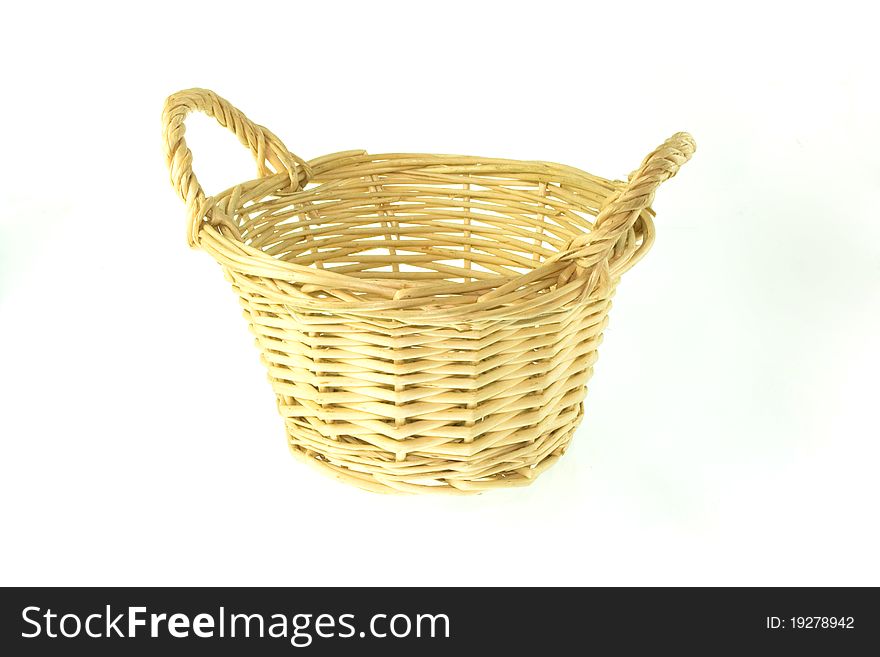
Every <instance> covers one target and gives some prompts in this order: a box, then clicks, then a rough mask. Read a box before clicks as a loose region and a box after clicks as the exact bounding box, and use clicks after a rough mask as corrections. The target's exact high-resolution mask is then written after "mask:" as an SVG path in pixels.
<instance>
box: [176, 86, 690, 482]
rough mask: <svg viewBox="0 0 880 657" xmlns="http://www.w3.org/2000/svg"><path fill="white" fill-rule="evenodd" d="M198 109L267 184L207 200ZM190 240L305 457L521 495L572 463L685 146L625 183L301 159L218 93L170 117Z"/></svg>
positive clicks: (545, 167) (364, 157)
mask: <svg viewBox="0 0 880 657" xmlns="http://www.w3.org/2000/svg"><path fill="white" fill-rule="evenodd" d="M194 110H199V111H202V112H204V113H206V114H208V115H210V116H213V117H215V118H216V119H217V121H218V122H219V123H220V124H221V125H223V126H226V127H227V128H229V129H230V130H232V131H233V132H234V133H235V134H236V135H237V136H238V138H239V140H240V141H241V143H242V144H244V145H246V146H247V147H248V148H250V150H251V151H252V152H253V154H254V156H255V157H256V160H257V163H258V172H259V178H257V179H255V180H251V181H248V182H243V183H241V184H239V185H236V186H235V187H233V188H231V189H228V190H226V191H225V192H222V193H220V194H217V195H216V196H213V197H208V196H206V195H205V193H204V192H203V190H202V188H201V187H200V185H199V183H198V181H197V179H196V177H195V174H194V173H193V170H192V154H191V153H190V151H189V149H188V148H187V146H186V142H185V141H184V119H185V118H186V116H187V115H188V114H189V113H190V112H192V111H194ZM163 127H164V146H165V151H166V155H167V159H168V165H169V168H170V170H171V180H172V183H173V185H174V188H175V189H176V190H177V193H178V194H179V195H180V197H181V198H182V199H183V200H184V201H185V202H186V206H187V211H188V219H189V224H188V239H189V243H190V245H191V246H197V247H199V248H201V249H202V250H204V251H207V252H208V253H209V254H211V255H212V256H213V257H214V258H215V259H216V260H217V261H218V262H219V263H220V265H221V266H222V268H223V270H224V271H225V273H226V277H227V278H228V279H229V280H230V281H231V283H232V285H233V288H234V289H235V292H236V293H237V294H238V295H239V297H240V298H241V304H242V306H243V308H244V315H245V317H246V319H247V320H248V322H249V323H250V326H251V329H252V331H253V333H254V335H256V342H257V346H258V347H259V348H260V350H261V352H262V360H263V362H264V363H265V365H266V367H267V368H268V371H269V379H270V381H271V383H272V387H273V389H274V391H275V394H276V396H277V401H278V409H279V411H280V412H281V415H282V416H283V417H284V421H285V423H286V427H287V435H288V439H289V445H290V449H291V451H292V452H293V454H295V455H296V456H299V457H302V458H303V459H304V460H306V461H307V462H309V463H311V464H313V465H316V466H317V467H319V468H320V469H321V470H323V471H324V472H326V473H329V474H331V475H332V476H334V477H336V478H338V479H341V480H344V481H347V482H349V483H352V484H355V485H356V486H360V487H362V488H366V489H368V490H372V491H377V492H408V493H409V492H442V493H473V492H479V491H482V490H485V489H489V488H498V487H504V486H520V485H524V484H528V483H530V482H531V481H532V480H534V479H535V477H537V476H538V475H539V474H540V473H541V472H543V471H544V470H545V469H546V468H548V467H549V466H550V465H552V464H553V463H554V462H555V461H556V460H557V459H558V458H559V456H560V455H561V454H562V453H563V452H564V451H565V449H566V447H567V445H568V443H569V441H570V440H571V437H572V434H573V433H574V431H575V428H576V427H577V426H578V424H579V422H580V420H581V418H582V416H583V404H582V402H583V399H584V397H585V395H586V384H587V382H588V380H589V379H590V375H591V374H592V372H593V364H594V363H595V361H596V349H597V347H598V346H599V343H600V341H601V338H602V331H603V329H604V328H605V325H606V322H607V314H608V309H609V308H610V306H611V301H610V299H611V297H612V295H613V293H614V288H615V286H616V284H617V282H618V280H619V278H620V276H621V274H623V272H625V271H626V270H627V269H629V268H630V267H632V266H633V264H635V263H636V262H637V261H638V260H639V259H640V258H641V257H642V256H643V255H644V254H645V252H646V251H647V250H648V248H649V247H650V246H651V244H652V242H653V240H654V224H653V222H652V216H653V212H652V211H651V209H650V204H651V201H652V199H653V196H654V191H655V190H656V188H657V186H658V185H659V184H660V183H661V182H663V181H664V180H666V179H668V178H670V177H672V176H674V175H675V173H676V172H677V170H678V168H679V167H680V166H681V165H682V164H683V163H684V162H686V161H687V160H688V159H689V158H690V157H691V155H692V154H693V152H694V148H695V145H694V141H693V139H692V138H691V137H690V136H689V135H687V134H685V133H678V134H676V135H674V136H673V137H672V138H670V139H669V140H668V141H667V142H666V143H664V144H663V145H662V146H660V147H659V148H658V149H657V150H655V151H654V152H652V153H651V154H650V155H648V156H647V157H646V158H645V160H644V161H643V162H642V165H641V166H640V167H639V168H638V169H637V170H636V171H635V172H634V173H633V174H631V175H630V177H629V181H628V182H620V181H608V180H604V179H602V178H598V177H596V176H593V175H590V174H588V173H585V172H583V171H580V170H578V169H574V168H571V167H567V166H561V165H558V164H551V163H547V162H520V161H514V160H502V159H489V158H478V157H464V156H458V155H423V154H399V153H394V154H383V155H368V154H367V153H366V152H364V151H347V152H343V153H335V154H333V155H327V156H325V157H320V158H317V159H315V160H312V161H310V162H305V161H303V160H301V159H300V158H298V157H296V156H295V155H293V154H291V153H290V152H289V151H288V150H287V148H286V147H285V146H284V144H282V143H281V141H280V140H279V139H278V138H277V137H276V136H275V135H273V134H272V133H270V132H269V131H268V130H266V129H265V128H263V127H261V126H258V125H256V124H254V123H252V122H251V121H249V120H248V119H247V118H246V117H245V116H244V115H243V114H242V113H241V112H240V111H238V110H237V109H235V108H234V107H232V106H231V105H230V104H229V103H228V102H227V101H225V100H223V99H222V98H220V97H219V96H217V95H216V94H214V93H213V92H211V91H207V90H203V89H191V90H188V91H182V92H179V93H176V94H174V95H172V96H171V97H170V98H169V99H168V101H167V103H166V105H165V110H164V114H163Z"/></svg>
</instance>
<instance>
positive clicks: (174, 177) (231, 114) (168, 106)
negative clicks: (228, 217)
mask: <svg viewBox="0 0 880 657" xmlns="http://www.w3.org/2000/svg"><path fill="white" fill-rule="evenodd" d="M193 111H200V112H203V113H205V114H207V115H208V116H212V117H214V118H215V119H217V123H219V124H220V125H221V126H223V127H226V128H229V130H231V131H232V132H233V133H234V134H235V136H236V137H238V140H239V141H240V142H241V143H242V144H243V145H245V146H247V147H248V148H249V149H250V150H251V153H253V155H254V158H255V159H256V161H257V172H258V175H259V176H260V177H263V176H271V175H274V174H276V173H281V172H282V171H286V172H287V175H288V177H289V178H290V184H291V185H292V186H293V187H294V188H295V189H300V188H302V186H303V185H305V183H306V182H307V181H308V179H309V176H310V174H311V172H310V170H309V166H308V164H306V162H305V161H303V160H302V159H301V158H299V157H297V156H296V155H294V154H293V153H291V152H290V151H288V150H287V147H286V146H285V145H284V144H283V143H282V142H281V140H280V139H278V137H276V136H275V135H273V134H272V133H271V132H269V130H267V129H266V128H264V127H263V126H260V125H257V124H256V123H254V122H253V121H251V120H250V119H248V118H247V117H246V116H245V115H244V113H242V112H241V111H240V110H238V109H236V108H235V107H234V106H233V105H232V104H231V103H230V102H229V101H227V100H225V99H223V98H221V97H220V96H218V95H217V94H216V93H214V92H213V91H209V90H208V89H187V90H185V91H178V92H177V93H175V94H172V95H171V96H169V97H168V99H167V100H166V101H165V108H164V110H163V111H162V141H163V144H164V147H165V158H166V160H167V163H168V169H169V171H170V173H171V184H172V185H173V187H174V189H175V190H177V194H178V196H180V198H181V199H182V200H183V202H184V203H186V207H187V214H188V220H189V231H188V235H189V242H190V246H193V245H194V244H195V243H196V242H197V240H198V231H199V229H200V228H201V225H202V219H203V218H205V216H207V215H209V214H210V213H211V207H210V203H207V202H206V201H208V200H209V197H207V196H206V194H205V191H204V190H203V189H202V186H201V185H200V184H199V181H198V178H196V174H195V173H194V172H193V169H192V162H193V158H192V152H191V151H190V150H189V148H188V147H187V145H186V139H184V133H185V132H186V127H185V126H184V120H185V119H186V117H187V116H188V115H189V113H190V112H193Z"/></svg>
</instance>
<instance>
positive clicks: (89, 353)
mask: <svg viewBox="0 0 880 657" xmlns="http://www.w3.org/2000/svg"><path fill="white" fill-rule="evenodd" d="M808 4H810V3H797V4H792V5H790V6H786V5H783V4H781V3H779V4H777V3H767V2H764V3H760V4H759V5H756V6H753V7H749V6H748V5H747V4H744V3H737V6H736V7H735V8H731V9H720V8H716V7H715V5H713V4H712V3H705V5H706V6H705V7H704V8H700V7H699V6H698V5H694V6H684V5H678V4H676V3H669V2H650V3H636V2H628V3H605V6H603V7H601V8H596V7H590V8H588V7H587V3H570V4H569V3H562V2H549V1H546V0H544V1H542V2H539V3H532V2H530V3H522V4H519V3H516V2H511V1H508V2H504V3H501V4H490V3H481V2H466V3H456V2H448V1H447V2H443V3H416V2H402V3H387V2H358V3H350V4H340V3H331V2H320V3H318V2H314V3H293V2H285V3H277V4H272V5H268V4H261V3H257V2H247V3H241V2H236V3H223V2H210V3H202V4H196V3H181V2H171V3H160V2H150V3H143V7H142V8H134V6H130V5H127V4H125V3H121V4H120V3H117V4H116V5H115V6H114V5H108V6H98V5H95V4H91V3H64V4H62V3H58V4H57V5H54V6H52V5H50V6H46V5H45V4H44V5H40V6H37V5H36V3H16V4H15V5H14V6H13V5H10V6H8V7H6V9H5V10H4V11H5V19H4V20H5V23H6V24H5V30H4V38H3V39H2V40H0V60H2V62H3V69H2V70H3V73H2V76H3V88H2V92H0V93H2V102H0V126H2V130H3V141H2V144H3V145H2V155H0V331H2V334H0V337H2V339H0V437H2V438H0V439H2V460H0V526H2V530H0V531H2V539H0V584H7V585H8V584H22V585H24V584H28V585H36V584H115V585H136V584H140V585H153V584H156V585H158V584H186V585H196V584H212V585H221V584H231V585H238V584H253V585H275V584H277V585H282V584H283V585H299V584H303V585H305V584H311V585H324V584H327V585H331V584H405V585H429V584H470V585H489V584H502V585H504V584H528V585H533V584H548V585H550V584H553V585H557V584H614V585H629V584H651V585H655V584H673V585H678V584H682V585H683V584H697V585H704V584H728V585H740V584H765V585H782V584H798V585H801V584H802V585H806V584H821V585H826V584H839V585H858V584H874V585H878V584H880V566H878V559H877V555H878V553H880V534H878V501H880V495H878V477H877V472H878V466H880V441H878V433H880V432H878V430H877V408H878V397H877V395H878V381H877V377H878V372H880V349H878V335H880V314H878V312H880V311H878V308H880V248H878V240H880V219H878V215H877V204H878V200H880V195H878V192H880V160H878V153H880V121H878V118H880V113H878V110H880V102H878V101H880V98H878V85H877V77H876V70H875V65H876V62H877V61H878V60H880V53H878V50H880V48H878V46H877V38H876V34H875V33H874V31H875V22H874V21H873V20H871V19H870V17H869V16H868V15H866V14H865V12H864V10H860V9H859V7H861V6H867V5H866V4H865V3H854V4H852V5H848V4H847V3H844V2H836V3H833V9H829V10H828V11H827V12H825V11H819V10H814V9H811V8H808V7H807V6H806V5H808ZM192 86H202V87H208V88H212V89H214V90H216V91H217V92H218V93H220V94H221V95H223V96H225V97H227V98H228V99H230V100H231V101H232V102H233V103H235V104H236V105H238V106H239V107H241V108H242V109H243V110H244V111H245V112H247V113H248V115H249V116H250V117H251V118H253V119H254V120H255V121H257V122H258V123H261V124H264V125H266V126H268V127H269V128H270V129H271V130H272V131H274V132H275V133H276V134H278V135H279V136H280V137H281V138H282V139H283V140H284V141H285V143H286V144H287V146H288V147H289V148H290V149H291V150H292V151H294V152H295V153H297V154H299V155H301V156H303V157H306V158H312V157H316V156H319V155H322V154H325V153H329V152H333V151H337V150H343V149H350V148H366V149H368V150H370V151H373V152H387V151H410V150H411V151H422V152H450V153H470V154H478V155H489V156H503V157H511V158H521V159H545V160H553V161H558V162H563V163H566V164H571V165H574V166H578V167H581V168H583V169H586V170H588V171H592V172H594V173H597V174H599V175H602V176H605V177H610V178H620V177H623V176H625V175H626V174H627V173H628V172H629V171H630V170H632V169H633V168H635V167H636V166H637V165H638V164H639V162H640V161H641V158H642V157H643V156H644V155H645V154H646V153H647V152H648V151H649V150H651V149H652V148H653V147H654V146H656V145H657V144H659V143H660V142H661V141H662V140H663V139H665V138H666V137H668V136H669V135H670V134H672V133H673V132H675V131H677V130H688V131H690V132H691V133H692V134H693V135H694V137H695V138H696V140H697V143H698V151H697V154H696V156H695V157H694V159H693V160H692V162H690V163H689V164H687V165H686V166H685V167H684V168H683V169H682V171H681V173H680V174H679V176H678V177H676V178H675V179H674V180H672V181H670V182H668V183H666V184H665V185H664V186H663V188H662V189H661V190H660V191H659V193H658V196H657V201H656V203H655V206H654V207H655V209H656V210H657V212H658V216H657V220H656V224H657V243H656V245H655V247H654V249H653V251H652V252H651V253H650V254H649V255H648V257H647V258H646V259H645V260H644V261H642V262H641V263H640V264H639V265H638V266H637V267H636V268H635V269H634V270H633V271H632V272H630V273H629V274H628V275H627V276H626V278H625V279H624V281H623V282H622V285H621V287H620V289H619V290H618V294H617V297H616V299H615V307H614V309H613V311H612V314H611V325H610V327H609V329H608V331H607V333H606V340H605V342H604V344H603V346H602V348H601V350H600V353H601V357H600V360H599V363H598V365H597V368H596V373H595V376H594V378H593V380H592V382H591V386H590V388H591V389H590V395H589V397H588V399H587V408H586V410H587V414H586V420H585V422H584V423H583V425H582V426H581V428H580V429H579V431H578V434H577V436H576V437H575V440H574V442H573V444H572V446H571V449H570V450H569V452H568V454H567V455H566V456H565V457H564V458H563V459H562V460H561V461H560V462H559V463H558V464H557V465H556V466H554V467H553V468H552V469H551V470H549V471H548V472H547V473H546V474H544V475H543V476H542V477H541V478H540V479H539V480H538V481H537V482H536V483H535V484H534V485H533V486H531V487H529V488H526V489H515V490H508V491H498V492H493V493H487V494H485V495H481V496H478V497H469V498H435V497H393V496H392V497H388V496H378V495H374V494H369V493H365V492H362V491H359V490H357V489H354V488H349V487H346V486H344V485H342V484H339V483H336V482H334V481H332V480H330V479H325V478H324V477H322V476H321V475H320V474H318V473H316V472H314V471H313V470H312V469H311V468H308V467H306V466H305V465H303V464H300V463H298V462H297V461H295V460H294V459H293V458H292V457H291V456H290V455H289V454H288V452H287V447H286V444H285V439H284V433H283V424H282V421H281V419H280V418H279V417H278V415H277V413H276V410H275V403H274V397H273V394H272V392H271V389H270V387H269V384H268V383H267V381H266V378H265V373H264V371H263V370H262V368H261V366H260V364H259V362H258V354H257V351H256V350H255V349H254V347H253V343H252V338H251V336H250V334H249V333H248V331H247V329H246V326H245V323H244V321H243V320H242V319H241V317H240V309H239V307H238V304H237V303H236V299H235V297H234V295H233V293H232V292H231V291H230V289H229V287H228V284H227V283H226V282H225V281H224V280H223V277H222V275H221V272H220V270H219V268H218V267H217V266H216V265H215V264H214V263H213V261H212V260H211V259H210V258H209V257H208V256H206V255H204V254H202V253H199V252H194V251H190V250H189V249H188V248H187V247H186V244H185V231H184V208H183V204H182V203H181V202H180V201H179V199H178V198H177V197H176V196H175V195H174V193H173V192H172V190H171V187H170V185H169V182H168V175H167V171H166V169H165V164H164V159H163V155H162V151H161V145H160V121H159V115H160V112H161V108H162V104H163V101H164V99H165V97H166V96H167V95H168V94H170V93H172V92H174V91H177V90H179V89H182V88H187V87H192ZM188 128H189V132H188V135H187V136H188V138H189V141H190V145H191V146H192V148H193V151H194V153H195V157H196V162H195V166H196V170H197V172H198V174H199V176H200V178H201V181H202V182H203V183H204V185H205V187H206V189H207V190H208V192H209V193H211V192H212V191H217V190H218V189H223V188H226V187H228V186H230V185H231V184H234V183H235V182H237V181H239V180H245V179H250V178H252V177H253V176H254V173H253V168H252V162H251V161H250V156H249V155H248V154H247V152H246V151H245V150H244V149H242V148H241V147H240V146H239V145H238V143H237V142H236V140H235V139H234V138H233V137H231V135H229V134H228V133H225V132H224V131H222V130H221V129H220V128H219V127H217V126H216V124H214V123H213V122H212V121H210V120H208V119H205V118H204V117H193V118H192V119H191V120H190V121H189V122H188Z"/></svg>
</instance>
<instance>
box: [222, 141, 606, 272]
mask: <svg viewBox="0 0 880 657" xmlns="http://www.w3.org/2000/svg"><path fill="white" fill-rule="evenodd" d="M312 164H313V176H312V179H311V181H310V183H309V184H308V185H307V186H306V187H305V189H303V190H300V191H295V192H294V191H287V192H284V191H278V189H273V188H272V187H273V185H272V180H273V179H271V178H270V179H262V180H255V181H251V182H250V183H246V184H245V185H242V186H239V187H238V188H236V190H234V192H233V191H230V192H227V193H226V195H227V197H228V196H231V195H234V196H236V197H237V198H236V199H235V203H234V209H233V208H230V209H231V210H232V212H231V213H230V214H231V215H233V221H234V222H235V223H236V224H237V226H238V228H239V232H240V233H241V238H242V240H243V241H244V243H245V244H247V245H249V246H251V247H253V248H256V249H259V250H260V251H262V252H263V253H265V254H266V255H269V256H271V257H273V258H277V259H280V260H284V261H287V262H291V263H295V264H298V265H305V266H309V267H315V268H319V269H324V270H328V271H333V272H337V273H342V274H346V275H348V276H352V277H356V278H361V279H367V280H376V281H381V280H388V279H394V280H404V281H408V282H410V283H412V284H415V285H434V284H437V283H457V284H467V283H474V282H478V281H482V282H484V283H486V282H495V283H497V284H499V285H500V284H502V283H503V282H504V281H508V280H512V279H514V278H516V277H517V276H521V275H522V274H524V273H527V272H528V271H530V270H531V269H534V268H535V267H537V266H538V265H540V264H541V263H542V262H544V260H545V259H546V258H547V257H549V256H551V255H552V254H554V253H556V252H557V251H558V250H559V249H561V248H563V247H564V246H565V245H566V244H567V243H568V242H569V241H570V240H571V239H572V238H574V237H575V236H577V235H579V234H581V233H583V232H585V231H589V230H590V229H591V227H592V225H593V224H592V222H593V218H594V217H595V215H596V214H597V213H598V211H599V209H600V208H601V207H602V205H603V203H604V202H605V201H606V199H607V198H608V197H609V195H610V194H612V193H613V192H614V191H615V190H616V189H618V188H619V185H620V184H621V183H616V182H611V181H608V180H604V179H602V178H598V177H596V176H592V175H590V174H587V173H585V172H583V171H579V170H577V169H573V168H570V167H565V166H562V165H556V164H550V163H545V162H512V161H509V160H489V159H482V158H471V157H463V156H442V155H409V154H393V155H374V156H369V155H366V154H364V153H360V152H359V153H358V154H356V155H347V156H345V157H335V158H334V157H332V156H330V157H329V159H327V160H326V161H325V162H322V161H320V160H316V161H314V162H313V163H312ZM276 186H277V184H276ZM218 198H219V197H218ZM227 203H229V198H227Z"/></svg>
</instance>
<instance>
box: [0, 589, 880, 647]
mask: <svg viewBox="0 0 880 657" xmlns="http://www.w3.org/2000/svg"><path fill="white" fill-rule="evenodd" d="M0 594H2V606H0V627H2V636H0V647H2V649H3V650H2V653H3V654H6V655H23V654H40V655H49V654H68V653H70V651H71V650H76V651H77V654H79V652H80V651H81V652H82V654H89V655H120V654H133V653H140V652H144V653H145V654H162V655H163V656H164V655H177V654H180V655H192V654H194V652H193V651H194V650H195V651H198V652H197V653H195V654H201V653H203V654H215V653H216V652H217V651H218V650H219V651H220V652H221V653H223V652H224V651H225V652H229V653H230V654H233V653H234V654H273V655H274V654H277V655H282V654H297V653H305V654H316V655H323V654H327V655H330V654H334V655H338V654H349V653H354V652H355V651H357V652H361V651H363V650H367V651H368V654H371V653H372V651H382V654H417V655H435V654H436V655H440V654H445V655H448V654H468V652H467V651H476V650H478V649H481V650H482V649H489V650H492V651H493V654H495V653H501V652H502V651H513V654H528V653H530V652H534V654H539V655H546V654H551V655H555V654H582V653H588V652H590V651H592V650H602V651H607V650H612V651H614V652H615V653H616V652H617V651H620V652H624V651H625V652H627V653H629V652H630V651H633V652H634V651H635V650H637V649H638V650H642V649H644V648H645V647H650V646H654V648H655V650H656V651H658V652H662V653H666V652H671V653H673V654H682V653H684V654H714V653H715V652H717V651H718V650H719V649H724V650H729V649H736V648H742V649H754V648H765V649H767V650H775V651H781V650H798V651H800V653H801V654H805V653H809V654H813V653H817V654H835V655H840V654H856V653H859V654H864V651H865V650H867V649H871V650H876V649H877V646H878V639H880V632H878V624H880V623H878V621H880V603H878V598H877V593H876V589H867V588H864V589H841V588H822V589H817V588H800V589H753V588H738V589H710V588H705V589H684V588H680V589H657V588H654V589H638V588H629V589H579V588H571V589H550V588H528V589H525V588H508V589H453V588H448V589H425V588H411V589H408V588H380V589H369V588H357V589H355V588H302V589H296V588H292V589H291V588H287V589H283V588H274V589H262V588H260V589H258V588H200V589H187V588H181V589H168V588H134V589H125V588H46V589H43V588H20V589H3V590H2V592H0ZM454 651H465V653H456V652H454Z"/></svg>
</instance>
